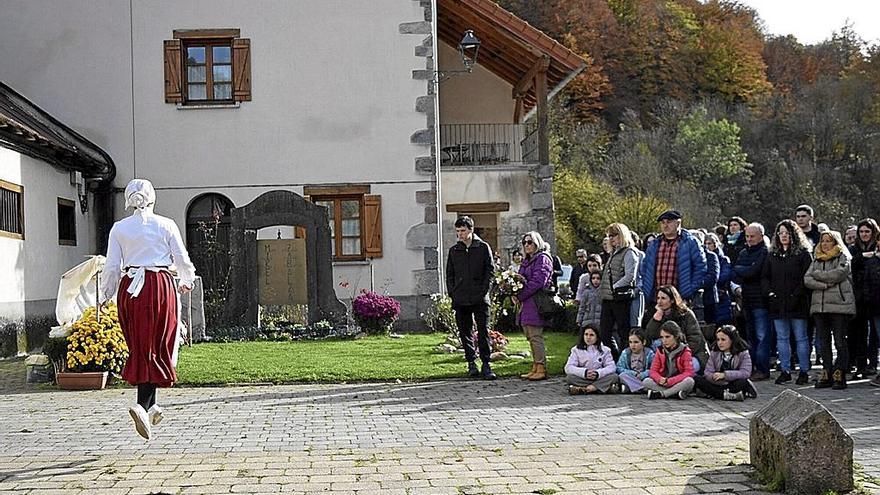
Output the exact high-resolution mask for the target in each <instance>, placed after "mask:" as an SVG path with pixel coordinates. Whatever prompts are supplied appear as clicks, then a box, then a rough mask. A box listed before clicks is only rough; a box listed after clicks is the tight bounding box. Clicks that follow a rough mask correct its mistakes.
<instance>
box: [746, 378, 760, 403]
mask: <svg viewBox="0 0 880 495" xmlns="http://www.w3.org/2000/svg"><path fill="white" fill-rule="evenodd" d="M743 395H744V396H745V397H746V398H747V399H755V398H757V397H758V389H756V388H755V384H754V383H752V381H751V380H746V389H745V390H743Z"/></svg>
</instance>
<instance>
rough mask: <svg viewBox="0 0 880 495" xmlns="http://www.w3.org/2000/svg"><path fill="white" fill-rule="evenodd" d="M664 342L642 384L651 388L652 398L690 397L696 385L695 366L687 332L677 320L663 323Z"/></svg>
mask: <svg viewBox="0 0 880 495" xmlns="http://www.w3.org/2000/svg"><path fill="white" fill-rule="evenodd" d="M660 341H661V342H662V344H661V345H660V347H659V348H658V349H657V352H656V353H655V354H654V361H653V362H652V363H651V371H650V372H649V373H648V378H645V379H644V380H643V381H642V385H644V387H645V388H646V389H648V399H661V398H663V399H666V398H669V397H677V398H679V399H682V400H684V399H686V398H687V395H688V393H689V392H690V391H691V390H693V389H694V378H693V377H694V366H693V357H692V356H691V350H690V349H689V348H688V346H687V345H685V343H684V334H683V333H682V332H681V328H680V327H679V326H678V325H677V324H676V323H675V322H674V321H667V322H665V323H663V325H661V326H660Z"/></svg>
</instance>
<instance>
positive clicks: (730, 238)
mask: <svg viewBox="0 0 880 495" xmlns="http://www.w3.org/2000/svg"><path fill="white" fill-rule="evenodd" d="M741 235H742V231H740V232H737V233H736V234H727V243H728V244H736V241H738V240H739V236H741Z"/></svg>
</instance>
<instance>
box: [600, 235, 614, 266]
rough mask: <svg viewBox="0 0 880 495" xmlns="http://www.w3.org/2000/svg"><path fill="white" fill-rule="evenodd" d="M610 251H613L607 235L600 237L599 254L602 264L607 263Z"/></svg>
mask: <svg viewBox="0 0 880 495" xmlns="http://www.w3.org/2000/svg"><path fill="white" fill-rule="evenodd" d="M611 251H614V248H612V247H611V239H609V238H608V236H605V237H603V238H602V253H601V254H600V255H599V256H600V257H601V258H602V264H603V265H604V264H605V263H608V257H609V256H611Z"/></svg>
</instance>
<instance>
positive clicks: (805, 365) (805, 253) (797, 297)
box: [761, 219, 813, 385]
mask: <svg viewBox="0 0 880 495" xmlns="http://www.w3.org/2000/svg"><path fill="white" fill-rule="evenodd" d="M811 251H812V248H811V247H810V241H808V240H807V238H806V236H804V234H803V232H801V229H800V227H798V226H797V224H795V223H794V222H793V221H791V220H788V219H786V220H783V221H781V222H779V224H777V225H776V232H775V233H774V234H773V242H772V244H771V245H770V253H769V254H768V255H767V261H766V262H765V263H764V267H763V270H762V275H761V283H762V293H763V294H764V297H766V298H767V309H768V314H769V316H770V320H771V321H772V322H773V328H774V329H775V330H776V349H777V352H779V367H780V368H781V369H782V372H781V373H780V374H779V377H777V378H776V384H777V385H780V384H783V383H788V382H790V381H791V368H792V366H791V343H790V338H791V335H792V334H793V335H794V340H795V343H796V349H797V359H798V365H800V370H801V371H800V373H798V378H797V382H796V383H797V384H798V385H804V384H805V383H807V382H808V381H809V379H810V377H809V375H808V374H807V373H808V372H809V371H810V341H809V339H808V337H807V320H808V319H809V318H810V291H809V290H808V289H807V288H806V287H805V286H804V274H805V273H806V272H807V269H809V268H810V263H812V261H813V256H812V255H811V254H810V252H811Z"/></svg>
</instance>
